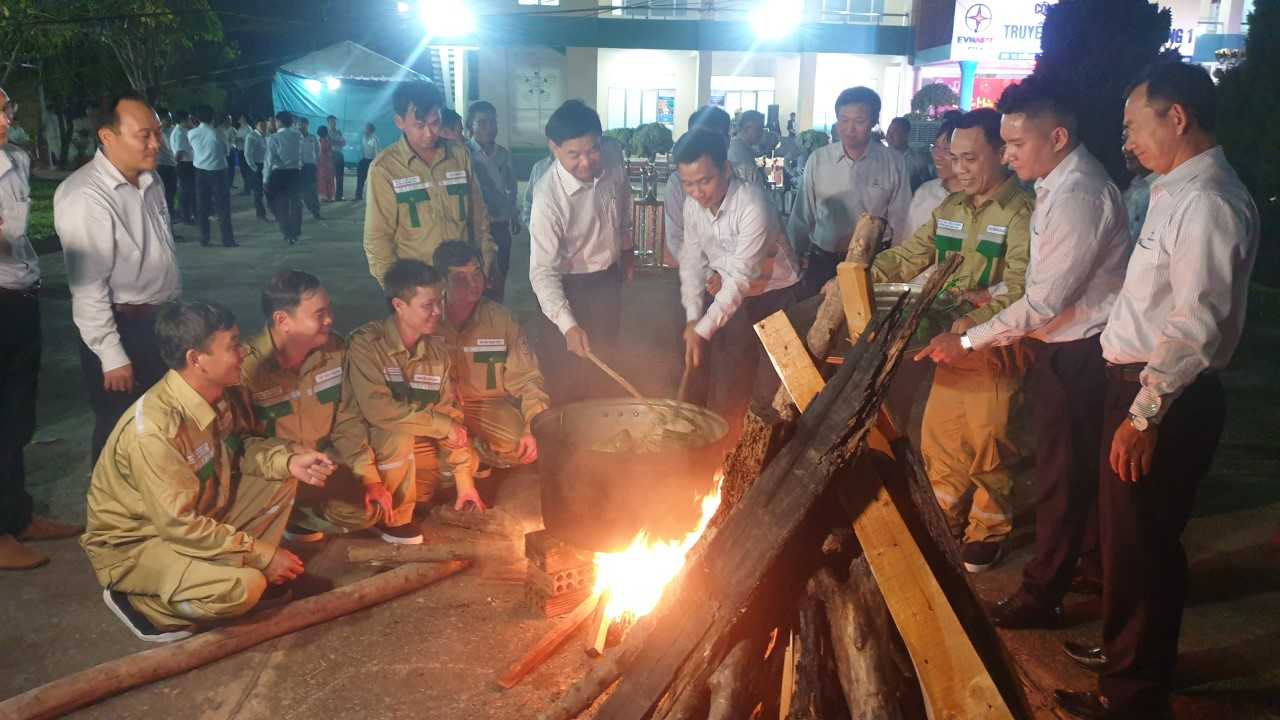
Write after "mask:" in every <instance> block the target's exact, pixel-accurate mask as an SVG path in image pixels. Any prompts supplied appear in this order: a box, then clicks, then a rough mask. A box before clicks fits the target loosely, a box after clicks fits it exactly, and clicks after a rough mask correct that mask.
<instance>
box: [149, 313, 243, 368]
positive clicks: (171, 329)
mask: <svg viewBox="0 0 1280 720" xmlns="http://www.w3.org/2000/svg"><path fill="white" fill-rule="evenodd" d="M235 326H236V316H235V315H234V314H232V312H231V310H230V309H228V308H227V307H226V306H224V305H219V304H218V303H212V302H200V301H198V300H178V301H175V302H171V303H169V304H167V305H165V306H164V307H163V308H161V309H160V312H159V313H158V314H157V315H156V344H157V345H158V346H159V349H160V358H161V359H162V360H164V364H165V365H168V366H169V367H170V368H172V369H173V370H182V369H185V368H186V367H187V351H188V350H199V351H200V352H208V351H209V341H210V340H212V339H213V336H214V335H215V334H217V333H219V332H222V331H224V330H230V329H232V328H234V327H235Z"/></svg>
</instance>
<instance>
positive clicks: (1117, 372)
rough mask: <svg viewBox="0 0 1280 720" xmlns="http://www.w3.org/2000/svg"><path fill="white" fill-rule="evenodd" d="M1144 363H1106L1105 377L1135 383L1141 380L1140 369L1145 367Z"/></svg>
mask: <svg viewBox="0 0 1280 720" xmlns="http://www.w3.org/2000/svg"><path fill="white" fill-rule="evenodd" d="M1146 367H1147V364H1146V363H1129V364H1127V365H1116V364H1115V363H1107V377H1109V378H1112V379H1113V380H1120V381H1122V382H1130V383H1137V382H1142V371H1143V370H1144V369H1146Z"/></svg>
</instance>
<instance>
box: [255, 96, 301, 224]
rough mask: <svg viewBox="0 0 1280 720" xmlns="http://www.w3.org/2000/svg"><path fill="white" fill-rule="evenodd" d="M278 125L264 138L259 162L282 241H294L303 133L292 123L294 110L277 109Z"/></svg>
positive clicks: (299, 218) (297, 215)
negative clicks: (262, 157)
mask: <svg viewBox="0 0 1280 720" xmlns="http://www.w3.org/2000/svg"><path fill="white" fill-rule="evenodd" d="M275 119H276V125H277V127H278V128H279V129H278V130H276V131H275V132H273V133H271V136H270V137H269V138H267V154H266V159H265V160H264V161H263V165H262V182H263V183H264V184H265V185H266V191H267V198H268V199H270V200H271V212H273V213H275V216H276V223H278V224H279V225H280V234H281V235H283V236H284V240H285V242H287V243H289V244H290V245H293V244H295V243H297V242H298V236H299V235H301V234H302V145H303V137H302V133H300V132H298V131H297V129H295V128H294V127H293V114H292V113H290V112H289V111H287V110H281V111H280V112H278V113H276V118H275Z"/></svg>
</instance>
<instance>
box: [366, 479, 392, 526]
mask: <svg viewBox="0 0 1280 720" xmlns="http://www.w3.org/2000/svg"><path fill="white" fill-rule="evenodd" d="M375 508H376V509H378V510H380V511H381V513H380V514H381V516H382V520H381V521H380V522H384V523H385V522H386V521H388V520H390V519H391V491H390V490H388V489H387V486H386V485H383V484H382V483H374V484H373V485H365V486H364V511H365V513H366V514H368V515H372V514H373V511H374V509H375Z"/></svg>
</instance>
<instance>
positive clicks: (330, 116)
mask: <svg viewBox="0 0 1280 720" xmlns="http://www.w3.org/2000/svg"><path fill="white" fill-rule="evenodd" d="M337 119H338V116H337V115H325V116H324V121H325V122H329V121H330V120H337Z"/></svg>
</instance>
